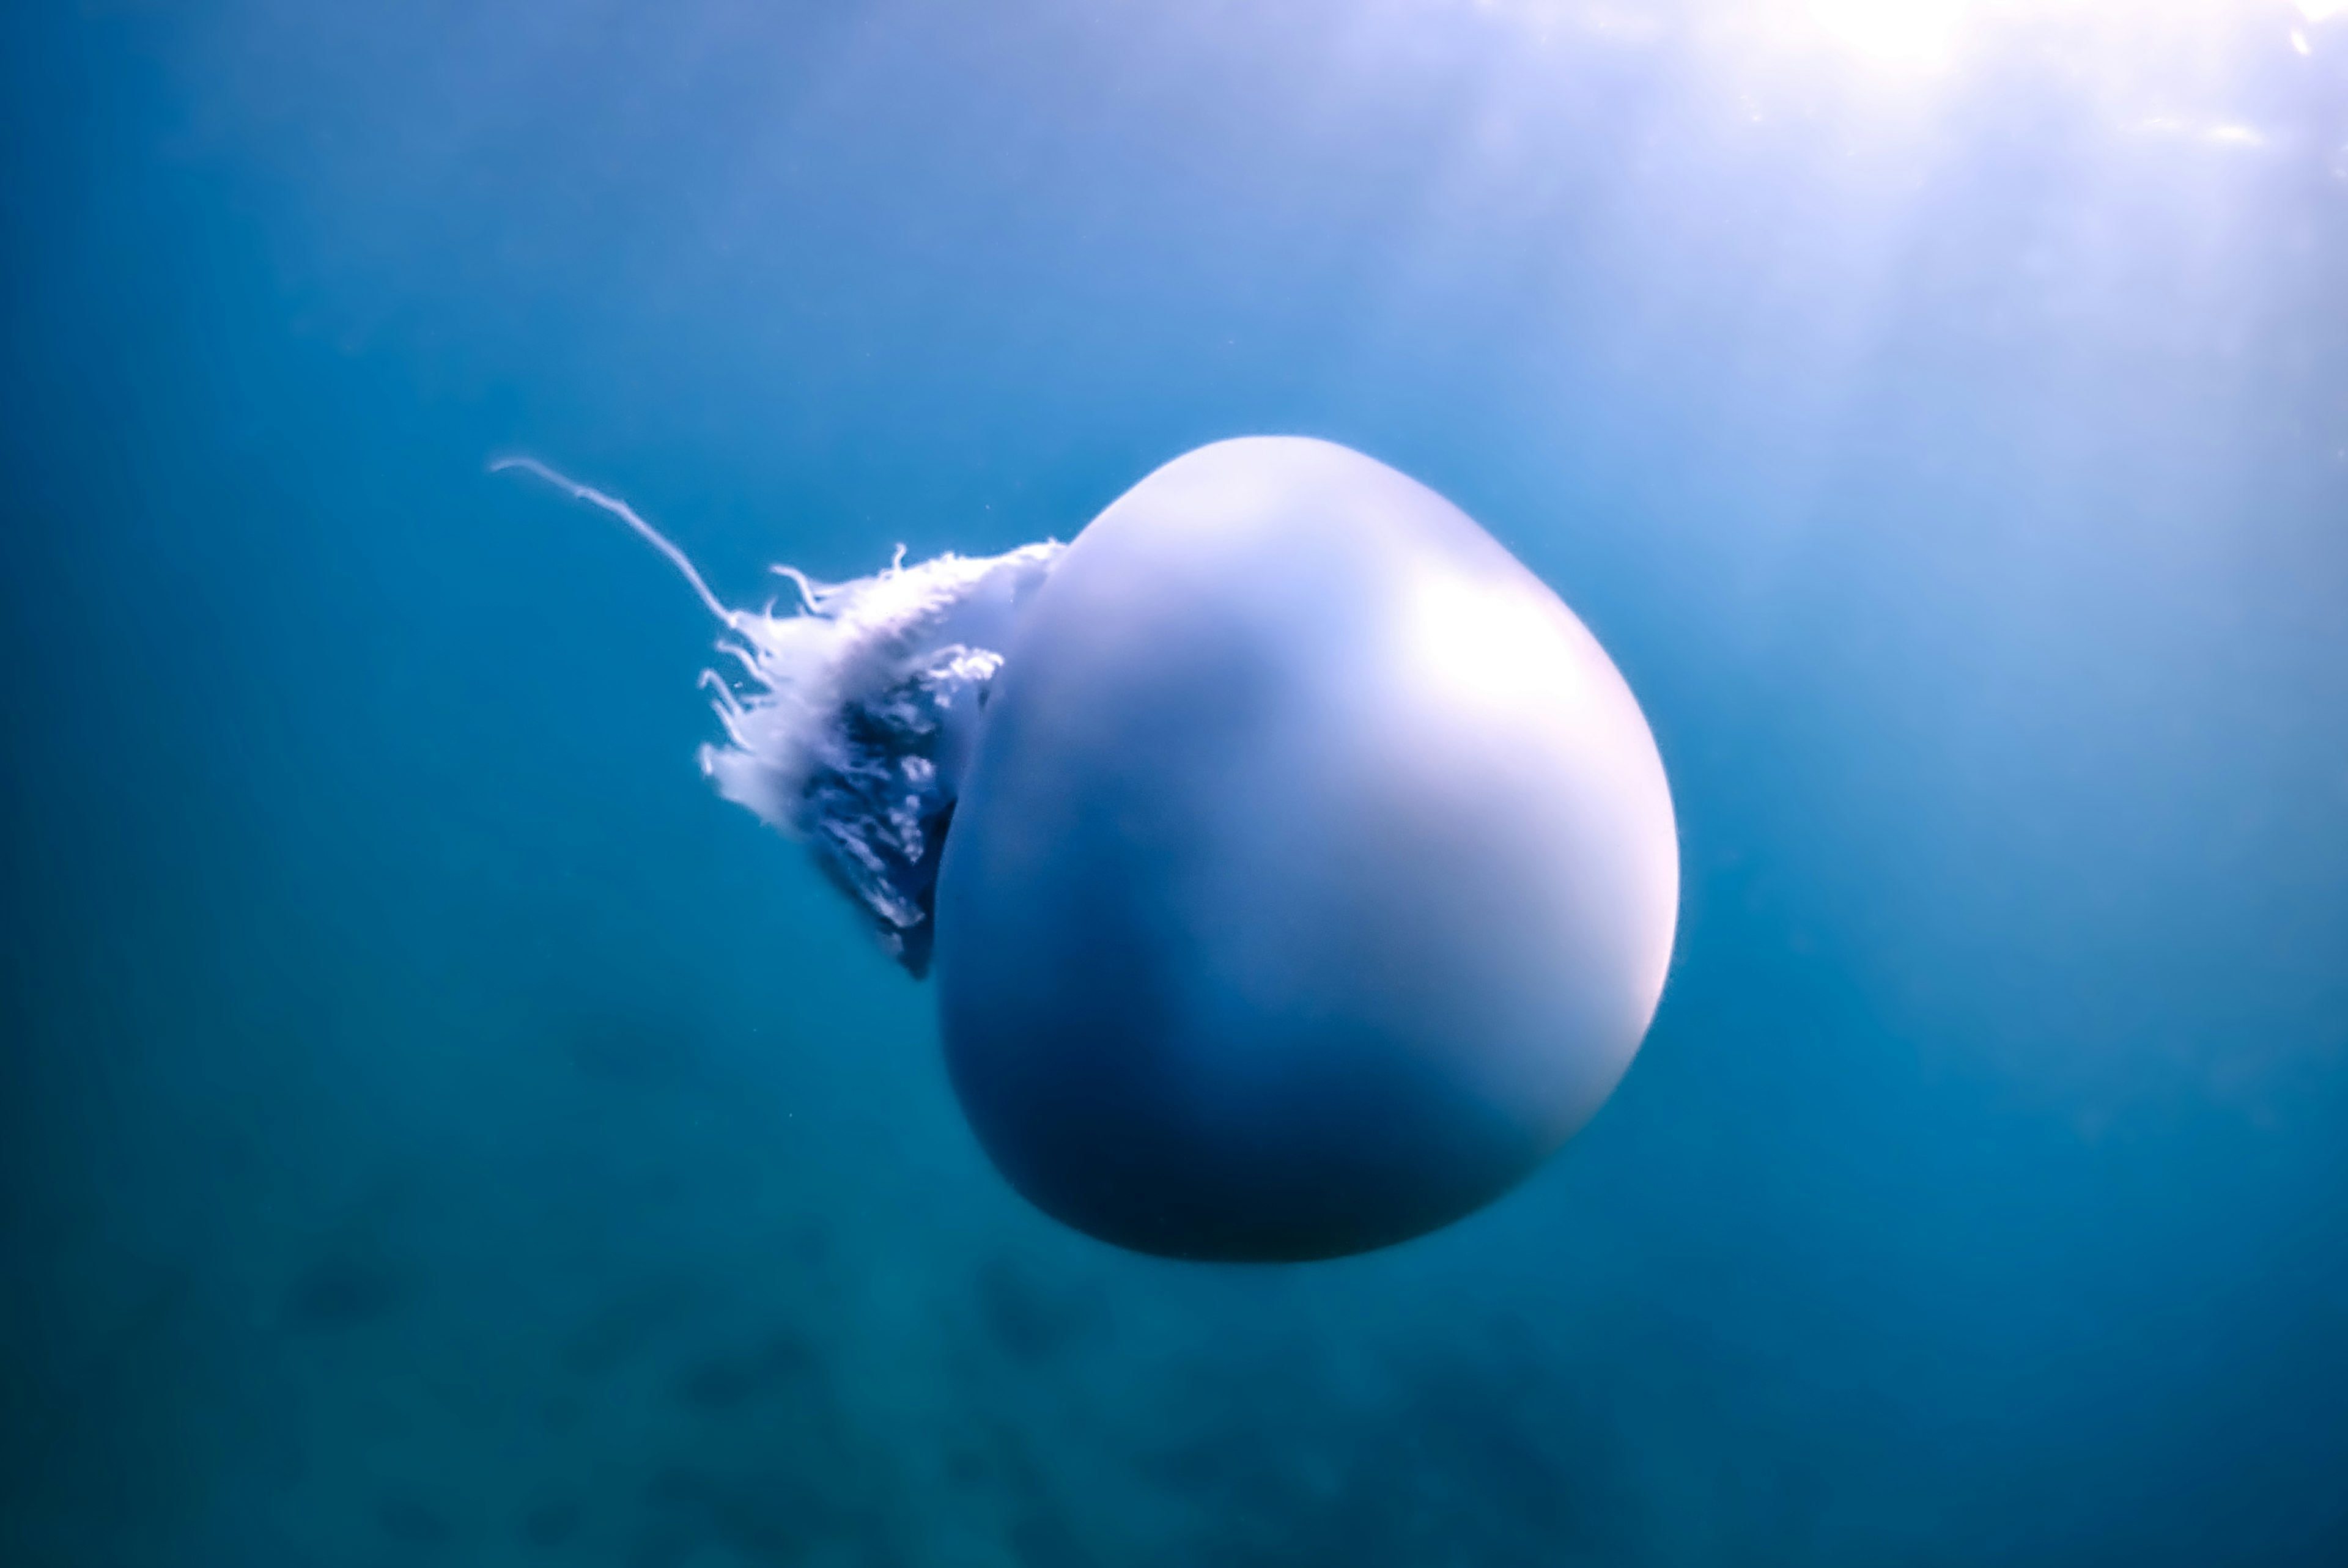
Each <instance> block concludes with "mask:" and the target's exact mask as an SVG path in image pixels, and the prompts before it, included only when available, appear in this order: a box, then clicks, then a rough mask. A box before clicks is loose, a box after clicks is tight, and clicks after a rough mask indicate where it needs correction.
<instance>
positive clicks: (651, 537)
mask: <svg viewBox="0 0 2348 1568" xmlns="http://www.w3.org/2000/svg"><path fill="white" fill-rule="evenodd" d="M510 468H519V469H520V470H521V471H522V472H523V473H525V474H529V475H531V476H533V477H537V478H540V479H542V480H544V481H545V482H546V483H548V484H550V485H551V486H553V487H555V488H556V489H558V490H561V491H562V492H563V493H565V494H566V495H568V496H569V497H571V498H572V500H574V501H584V502H586V503H587V504H588V505H589V506H591V507H601V508H602V510H604V511H606V512H609V513H611V514H612V516H613V517H615V518H619V519H620V520H621V521H622V522H623V523H625V524H627V525H628V527H630V528H633V529H634V530H635V531H636V533H637V535H638V536H639V537H640V538H643V539H644V541H645V542H646V543H648V544H650V545H651V546H652V547H653V548H654V549H656V550H658V551H660V553H661V554H663V555H664V556H666V557H667V558H668V559H669V564H670V565H671V566H674V567H675V568H676V569H677V570H678V572H679V573H681V574H682V575H683V576H684V578H685V581H686V583H688V584H689V585H691V587H692V589H693V591H694V592H695V593H696V594H698V595H700V597H701V602H702V603H703V604H705V605H706V606H707V607H708V609H709V613H710V614H712V615H714V616H716V618H717V619H718V620H719V621H720V622H721V623H723V624H724V625H726V626H728V627H731V628H732V629H734V630H737V631H738V630H741V628H742V622H743V620H745V619H746V617H745V616H744V615H743V613H742V612H741V611H740V610H736V609H733V608H732V607H730V606H729V605H727V604H726V602H725V601H724V600H721V599H719V598H718V597H717V596H716V594H715V593H712V592H711V591H710V589H709V585H708V584H707V583H706V582H704V581H703V580H702V578H701V573H700V571H699V569H696V568H695V566H694V564H693V558H692V557H691V556H688V555H686V554H685V552H684V551H683V550H681V549H679V548H677V547H676V545H675V542H674V541H672V540H671V539H670V538H669V537H668V536H667V535H666V534H664V533H662V532H661V531H660V530H659V529H658V528H654V527H653V526H652V525H651V524H650V523H648V522H646V521H644V518H642V517H641V516H639V515H638V514H637V511H636V509H635V508H634V507H632V506H630V505H628V503H627V502H625V501H623V500H622V499H620V498H619V497H617V496H611V495H606V494H604V493H603V492H602V491H601V490H599V489H597V488H595V487H594V486H592V485H582V484H581V483H580V482H579V481H578V480H576V479H574V478H572V477H570V476H569V475H568V474H563V473H561V472H558V471H557V470H555V469H553V468H550V467H548V466H546V465H545V464H543V463H541V462H540V461H539V460H538V459H537V458H535V457H499V458H498V459H497V460H496V461H495V462H493V463H491V464H490V465H489V472H490V473H492V474H502V473H504V472H506V471H507V470H508V469H510Z"/></svg>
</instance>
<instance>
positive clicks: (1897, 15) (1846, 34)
mask: <svg viewBox="0 0 2348 1568" xmlns="http://www.w3.org/2000/svg"><path fill="white" fill-rule="evenodd" d="M1972 9H1974V0H1809V12H1810V19H1811V20H1812V21H1814V22H1816V23H1817V24H1818V26H1819V27H1820V28H1822V29H1824V30H1825V32H1826V33H1827V34H1828V36H1830V37H1832V38H1834V39H1835V40H1837V41H1838V42H1839V43H1841V44H1843V45H1845V46H1848V47H1849V48H1852V49H1855V50H1857V51H1858V52H1859V53H1860V54H1862V55H1865V56H1869V57H1870V58H1872V59H1878V60H1884V61H1891V62H1910V63H1914V64H1928V63H1931V62H1933V61H1937V60H1941V59H1943V58H1945V57H1946V56H1948V53H1949V51H1950V49H1951V47H1952V46H1953V45H1954V44H1955V42H1956V39H1957V33H1958V30H1959V28H1960V27H1961V26H1962V25H1963V23H1964V21H1965V19H1966V13H1967V12H1969V11H1971V10H1972Z"/></svg>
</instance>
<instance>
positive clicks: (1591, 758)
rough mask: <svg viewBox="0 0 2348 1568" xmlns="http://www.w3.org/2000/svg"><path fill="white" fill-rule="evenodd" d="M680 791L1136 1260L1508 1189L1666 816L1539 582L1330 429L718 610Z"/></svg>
mask: <svg viewBox="0 0 2348 1568" xmlns="http://www.w3.org/2000/svg"><path fill="white" fill-rule="evenodd" d="M513 461H514V462H515V463H516V465H517V466H523V467H526V468H529V469H530V470H531V471H532V472H535V473H537V474H539V475H540V476H541V477H544V478H547V479H549V480H551V482H553V483H555V484H557V485H560V486H561V487H564V488H565V489H567V490H569V491H570V493H572V495H573V496H575V497H579V498H581V499H582V500H586V501H588V502H591V503H592V504H594V505H596V506H600V507H603V508H604V509H606V510H608V511H611V512H613V514H614V515H616V516H618V517H619V518H621V519H622V520H623V521H624V522H626V523H627V524H628V525H629V526H630V527H632V528H634V529H635V530H636V531H637V532H638V533H640V534H642V535H643V536H644V538H646V539H647V540H648V541H649V542H651V543H652V544H653V545H654V547H655V548H659V549H660V550H662V551H663V552H664V554H666V555H667V557H668V558H669V559H670V560H671V561H672V562H673V563H674V564H675V566H676V567H677V569H679V570H680V571H681V572H682V573H683V574H684V576H685V579H686V581H687V582H688V583H689V584H690V586H691V587H692V588H693V589H695V592H696V593H697V594H698V595H699V596H700V598H701V600H702V601H703V603H704V604H705V605H706V606H707V607H708V609H709V610H710V612H711V614H712V615H713V616H715V617H716V620H717V621H718V623H719V625H720V627H721V628H722V629H723V634H724V635H723V637H722V639H721V641H720V644H719V646H720V647H721V649H723V650H724V651H725V654H726V658H727V659H728V660H730V661H731V663H732V667H733V669H732V678H731V679H720V678H718V677H717V676H716V675H714V674H705V677H704V679H705V682H707V683H708V684H709V685H710V687H711V689H712V691H713V692H714V697H715V702H716V712H717V717H718V720H719V723H720V724H721V726H722V728H723V730H724V732H725V740H724V743H714V744H711V745H707V746H705V747H704V748H703V749H702V751H701V753H700V761H701V766H702V770H703V772H704V773H705V774H706V775H707V776H708V778H709V779H710V780H711V782H712V783H713V784H715V785H716V789H717V791H718V792H719V793H720V794H723V795H724V796H725V797H726V798H727V799H729V800H732V801H735V802H737V803H739V804H742V805H744V806H747V808H748V809H750V810H751V811H752V812H754V813H756V814H757V815H758V816H760V817H761V818H763V819H764V820H765V821H767V823H769V824H771V825H774V826H775V827H777V828H778V829H780V830H782V831H783V832H784V833H785V834H786V835H789V836H791V837H794V838H797V839H798V840H800V841H801V842H802V843H804V844H805V845H808V850H809V852H810V854H811V856H812V858H813V859H814V860H815V862H816V864H817V865H818V866H819V867H820V868H821V869H822V871H823V872H824V873H825V874H826V875H827V876H829V878H830V880H831V881H832V882H833V883H834V884H835V885H836V886H839V888H840V890H841V891H842V892H844V893H845V894H846V895H847V896H848V897H850V898H851V899H852V900H854V901H855V902H856V903H857V904H858V905H859V906H860V907H861V908H862V909H863V911H864V912H865V916H866V917H867V919H868V920H869V921H870V923H871V925H872V927H873V928H874V929H875V930H876V931H877V932H878V933H879V935H880V938H881V942H882V945H883V947H884V948H885V949H886V950H887V951H888V952H889V953H890V954H891V956H892V957H893V958H895V959H896V960H897V961H898V962H899V963H900V964H901V965H902V966H903V968H905V969H906V970H907V971H909V972H910V973H911V974H912V975H914V976H915V977H916V978H919V977H922V976H923V975H925V974H929V975H933V977H934V981H935V985H936V990H937V1007H938V1018H939V1026H940V1035H941V1038H942V1043H943V1047H944V1057H945V1064H946V1068H947V1071H948V1074H949V1076H950V1078H951V1080H952V1082H953V1089H954V1092H955V1095H956V1097H957V1098H958V1100H959V1101H960V1102H961V1105H962V1108H963V1112H964V1114H965V1116H966V1117H967V1119H968V1121H969V1123H970V1126H971V1128H972V1130H973V1132H974V1133H975V1134H976V1137H977V1139H978V1142H979V1143H980V1144H981V1146H982V1147H983V1149H984V1151H985V1153H986V1154H987V1156H988V1157H989V1158H990V1160H991V1161H992V1162H993V1163H994V1167H995V1168H996V1169H997V1170H998V1171H1000V1172H1001V1173H1002V1174H1003V1176H1004V1178H1005V1179H1006V1180H1007V1181H1008V1182H1009V1183H1010V1184H1011V1185H1012V1186H1013V1187H1014V1189H1016V1190H1017V1191H1018V1192H1019V1193H1020V1194H1023V1195H1024V1196H1025V1197H1026V1198H1027V1199H1028V1200H1029V1201H1030V1202H1031V1203H1033V1204H1035V1206H1036V1207H1037V1208H1039V1209H1041V1210H1043V1211H1044V1212H1045V1213H1046V1214H1051V1215H1053V1216H1055V1217H1056V1218H1057V1219H1059V1220H1061V1221H1063V1222H1065V1223H1066V1224H1067V1225H1072V1226H1074V1227H1075V1228H1076V1229H1077V1230H1079V1231H1083V1232H1085V1233H1086V1234H1088V1235H1093V1236H1095V1237H1097V1238H1099V1239H1101V1240H1104V1241H1107V1242H1110V1243H1113V1244H1116V1245H1120V1246H1124V1247H1128V1248H1131V1249H1134V1250H1137V1251H1140V1252H1145V1253H1153V1254H1158V1255H1165V1256H1170V1257H1179V1258H1192V1259H1215V1260H1231V1261H1294V1260H1305V1259H1314V1258H1326V1257H1333V1256H1337V1255H1344V1254H1350V1253H1356V1252H1362V1251H1366V1250H1369V1249H1373V1248H1376V1247H1382V1246H1386V1245H1393V1244H1395V1243H1398V1242H1402V1241H1406V1240H1407V1239H1409V1238H1411V1237H1414V1236H1417V1235H1424V1234H1426V1233H1427V1232H1430V1231H1433V1230H1436V1229H1437V1228H1440V1227H1442V1226H1444V1225H1448V1224H1450V1223H1451V1222H1453V1221H1455V1220H1457V1219H1459V1218H1461V1217H1463V1216H1465V1215H1467V1214H1471V1213H1473V1212H1474V1211H1476V1210H1478V1209H1479V1208H1481V1207H1483V1206H1484V1205H1486V1204H1488V1203H1490V1202H1491V1201H1492V1200H1494V1199H1495V1198H1497V1197H1498V1196H1499V1195H1501V1194H1504V1193H1506V1192H1508V1191H1509V1189H1511V1188H1512V1187H1514V1186H1516V1185H1517V1184H1519V1182H1521V1181H1522V1180H1523V1179H1524V1178H1525V1176H1526V1175H1527V1174H1528V1173H1530V1172H1531V1171H1533V1170H1534V1169H1535V1168H1536V1167H1537V1166H1539V1165H1540V1164H1541V1163H1542V1162H1543V1161H1544V1160H1545V1159H1546V1158H1547V1157H1548V1156H1549V1155H1550V1153H1553V1152H1555V1151H1556V1150H1557V1149H1558V1148H1559V1147H1560V1145H1561V1144H1563V1143H1565V1141H1566V1140H1567V1139H1568V1138H1570V1136H1571V1135H1572V1134H1573V1133H1574V1132H1577V1131H1579V1130H1580V1129H1581V1127H1582V1126H1583V1125H1584V1124H1585V1123H1586V1122H1588V1121H1589V1120H1590V1118H1591V1116H1592V1115H1593V1114H1595V1112H1597V1110H1598V1109H1599V1107H1600V1106H1601V1104H1602V1103H1603V1102H1605V1101H1606V1099H1607V1098H1608V1097H1609V1095H1610V1094H1611V1093H1612V1091H1613V1090H1614V1087H1615V1085H1616V1084H1617V1083H1618V1082H1619V1081H1621V1079H1622V1075H1623V1073H1624V1072H1625V1071H1627V1070H1628V1068H1629V1066H1630V1064H1631V1061H1632V1057H1633V1056H1634V1054H1635V1053H1636V1052H1637V1050H1638V1049H1639V1045H1640V1042H1641V1040H1643V1037H1644V1036H1645V1033H1646V1031H1647V1028H1648V1025H1649V1023H1650V1022H1651V1021H1652V1020H1653V1015H1654V1012H1655V1009H1656V1007H1657V1005H1658V1003H1659V1001H1660V999H1661V997H1662V993H1663V981H1664V974H1665V970H1666V968H1667V967H1668V964H1669V962H1670V958H1671V951H1672V943H1673V933H1674V927H1675V926H1676V922H1677V917H1678V897H1679V863H1678V841H1677V831H1676V827H1675V824H1674V820H1673V810H1672V802H1671V794H1670V789H1669V786H1668V784H1667V783H1666V780H1665V777H1664V773H1663V763H1662V759H1661V757H1660V755H1659V753H1658V752H1657V749H1656V746H1655V743H1654V738H1653V733H1651V731H1650V729H1649V727H1648V724H1647V722H1646V719H1645V717H1644V715H1643V713H1642V712H1641V711H1640V708H1639V705H1638V703H1637V702H1636V700H1635V699H1634V698H1633V697H1632V692H1631V691H1630V688H1629V686H1628V685H1627V684H1626V683H1625V682H1624V681H1623V679H1622V675H1621V673H1620V672H1619V671H1617V670H1616V668H1615V666H1614V664H1613V662H1612V660H1610V659H1609V658H1608V656H1607V654H1606V652H1605V651H1604V650H1603V649H1602V648H1601V647H1600V645H1599V643H1598V641H1597V640H1596V639H1595V638H1594V637H1592V636H1591V633H1590V631H1589V630H1587V629H1586V628H1585V627H1584V626H1583V625H1582V623H1581V621H1580V620H1578V619H1577V618H1576V617H1575V616H1574V615H1573V613H1572V612H1571V611H1570V610H1568V609H1567V608H1566V606H1565V605H1564V604H1563V603H1562V602H1561V601H1560V600H1559V599H1558V597H1557V596H1556V595H1555V594H1554V593H1553V592H1551V591H1550V589H1549V588H1548V587H1547V586H1546V585H1544V584H1543V583H1542V582H1541V581H1540V579H1538V578H1536V577H1535V576H1534V575H1533V574H1532V573H1531V572H1530V571H1529V570H1528V569H1526V568H1525V567H1524V566H1523V565H1522V564H1521V563H1519V561H1518V560H1517V559H1515V558H1514V557H1513V556H1511V555H1510V554H1509V551H1508V550H1507V549H1506V548H1503V547H1502V546H1501V545H1500V544H1499V543H1498V541H1497V540H1495V539H1494V538H1492V537H1491V536H1490V535H1489V534H1488V533H1486V532H1485V531H1484V530H1483V529H1482V528H1479V527H1478V526H1477V524H1476V523H1475V522H1473V521H1472V520H1471V519H1469V518H1468V517H1467V516H1466V514H1464V513H1463V512H1461V511H1460V510H1459V509H1458V508H1457V507H1454V506H1452V505H1451V504H1450V503H1449V502H1447V501H1446V500H1445V499H1443V497H1440V496H1438V495H1437V494H1436V493H1435V492H1434V491H1432V490H1430V489H1428V488H1426V487H1425V486H1423V485H1420V484H1418V483H1417V482H1416V481H1415V480H1412V479H1410V478H1408V477H1405V476H1404V475H1402V474H1400V473H1398V472H1396V471H1395V470H1394V469H1393V468H1390V467H1388V466H1385V465H1384V464H1382V463H1379V462H1377V461H1375V459H1373V458H1370V457H1368V456H1364V455H1363V454H1361V453H1358V452H1355V451H1353V450H1350V449H1348V448H1346V447H1344V446H1336V445H1334V444H1332V443H1329V442H1326V441H1320V440H1314V439H1310V438H1305V437H1298V436H1252V437H1245V438H1241V439H1237V440H1229V441H1221V442H1217V443H1215V444H1213V445H1211V446H1204V447H1200V448H1199V449H1198V450H1196V451H1193V452H1190V453H1189V454H1187V455H1185V456H1180V457H1177V458H1175V459H1174V460H1173V461H1172V462H1170V463H1168V464H1166V465H1165V466H1162V467H1160V468H1159V469H1158V470H1156V471H1155V472H1154V473H1151V474H1150V475H1148V477H1145V478H1144V479H1142V480H1141V482H1140V483H1139V484H1138V485H1136V486H1135V487H1133V488H1132V489H1131V490H1129V491H1128V492H1127V493H1126V494H1125V495H1124V496H1122V497H1119V498H1118V499H1117V500H1116V501H1115V502H1114V503H1112V504H1111V505H1110V506H1109V507H1108V508H1107V510H1105V511H1104V512H1102V513H1101V514H1100V516H1098V517H1097V518H1094V519H1093V520H1092V521H1091V522H1090V523H1089V524H1087V525H1086V527H1085V528H1082V529H1081V530H1079V531H1078V532H1077V533H1076V536H1075V538H1074V539H1073V541H1072V542H1070V543H1069V544H1067V545H1065V546H1063V545H1060V544H1057V543H1048V542H1047V543H1044V544H1036V545H1030V546H1026V547H1025V548H1019V549H1014V550H1012V551H1010V552H1009V553H1007V554H1004V555H1000V556H994V557H988V558H964V557H960V556H955V555H944V556H941V557H939V558H937V559H933V560H929V561H922V562H918V563H915V564H911V565H908V564H906V563H905V562H904V559H903V552H902V551H901V550H900V551H899V554H898V558H897V559H896V560H895V561H894V562H892V564H891V566H890V567H889V568H888V569H885V570H883V571H881V572H880V573H878V574H876V575H874V576H872V577H868V578H863V579H857V580H854V581H850V582H845V583H821V582H817V581H815V580H813V579H809V578H808V577H806V576H804V575H803V574H801V573H798V572H797V571H794V570H791V569H781V568H778V570H779V571H781V572H782V573H783V575H784V576H785V577H786V578H787V579H788V580H789V581H790V583H791V585H792V587H793V589H795V590H796V597H797V599H798V604H797V606H796V608H795V609H794V610H793V611H792V612H790V613H785V614H778V613H775V612H774V611H773V610H771V609H769V610H765V611H748V610H737V609H734V608H731V607H729V606H727V605H726V604H725V603H724V602H722V601H721V600H719V599H718V598H717V597H716V595H715V594H714V593H712V592H711V591H710V589H709V588H708V587H707V585H706V583H705V581H704V580H703V579H702V578H701V576H700V574H699V573H698V572H697V571H696V570H695V569H694V566H693V564H692V562H691V561H690V560H689V559H686V558H685V555H684V554H683V552H681V551H680V550H678V549H677V548H676V547H675V545H674V544H672V543H671V542H670V541H669V540H668V539H667V538H664V537H663V536H662V535H661V534H660V533H658V532H657V531H656V530H655V529H654V528H652V527H651V525H649V524H648V523H646V522H645V521H644V519H643V518H640V517H638V516H637V515H636V514H635V513H634V512H633V510H632V509H631V508H629V507H627V506H626V505H625V503H623V502H621V501H619V500H617V499H615V498H613V497H610V496H607V495H604V494H603V493H602V492H600V491H596V490H592V489H590V488H588V487H584V486H581V485H577V484H575V483H573V482H572V481H570V480H568V479H565V478H563V477H561V476H560V475H558V474H555V473H554V472H553V471H552V470H551V469H547V468H544V467H542V466H540V465H537V464H535V463H532V462H530V460H528V459H519V460H513Z"/></svg>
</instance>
